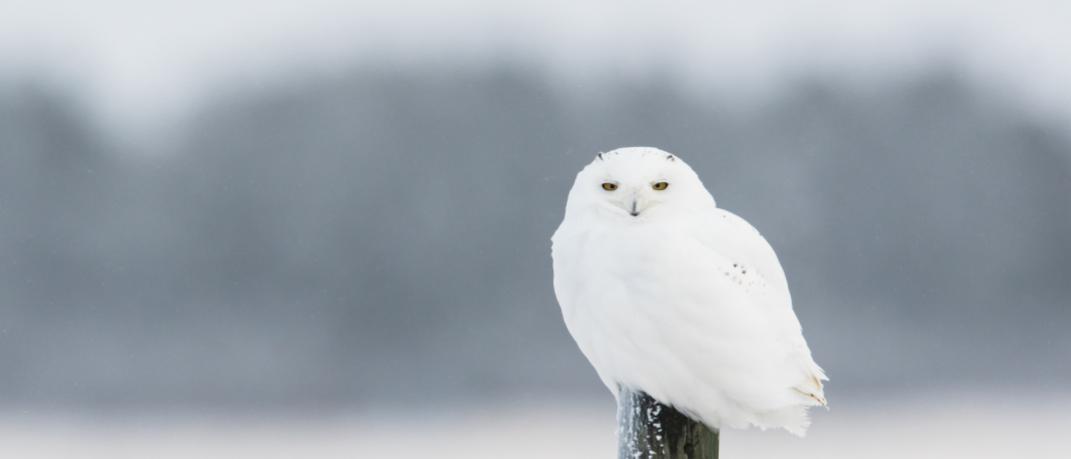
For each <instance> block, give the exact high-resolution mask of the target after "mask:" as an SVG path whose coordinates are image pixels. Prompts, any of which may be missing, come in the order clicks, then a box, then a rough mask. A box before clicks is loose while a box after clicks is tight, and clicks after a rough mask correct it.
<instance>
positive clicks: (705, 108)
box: [0, 67, 1071, 407]
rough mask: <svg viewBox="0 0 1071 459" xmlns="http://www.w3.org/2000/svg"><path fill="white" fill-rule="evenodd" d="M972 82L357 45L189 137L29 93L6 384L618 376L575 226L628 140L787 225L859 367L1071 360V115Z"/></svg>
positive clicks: (2, 193) (280, 396)
mask: <svg viewBox="0 0 1071 459" xmlns="http://www.w3.org/2000/svg"><path fill="white" fill-rule="evenodd" d="M971 88H972V87H971V85H969V84H968V83H967V82H966V81H965V79H964V78H962V77H961V76H959V74H958V73H956V72H955V71H951V70H948V69H938V70H935V71H934V72H931V73H930V74H928V75H926V76H924V77H921V78H917V79H910V80H890V81H886V82H878V83H874V84H872V85H870V86H867V87H866V88H865V89H859V88H854V87H853V88H848V87H845V86H843V85H838V84H835V83H833V82H830V81H825V80H822V79H803V80H800V81H797V82H795V83H793V84H791V85H789V86H788V88H787V89H786V90H785V91H783V92H782V93H781V95H780V96H778V97H776V98H773V99H771V100H769V101H766V102H762V103H758V102H756V103H755V104H753V105H752V106H751V107H750V108H749V109H747V110H738V109H730V108H727V107H728V106H729V104H722V103H719V101H718V100H717V97H712V96H698V95H696V94H693V93H689V92H687V91H685V90H681V89H678V88H676V87H675V86H674V84H673V83H672V82H671V81H668V80H657V79H654V80H649V81H624V80H622V81H612V82H607V85H606V86H605V87H603V88H601V89H599V90H597V91H596V90H588V89H587V88H584V87H580V86H576V87H568V85H564V86H563V85H562V84H561V82H554V81H551V79H549V78H547V77H544V76H541V75H538V74H532V73H530V72H526V71H524V69H521V68H512V67H490V68H471V69H457V68H444V69H434V68H433V69H424V71H416V70H407V71H401V70H399V71H390V70H389V69H387V70H384V69H378V70H377V69H358V70H356V71H353V72H351V73H350V74H348V75H346V76H344V77H339V78H310V79H308V80H305V81H299V82H295V83H294V84H290V85H279V86H277V87H273V88H268V89H260V90H252V91H234V92H231V93H228V94H226V95H224V97H221V98H219V99H217V100H216V101H215V102H214V103H213V104H212V105H210V106H207V107H203V109H202V110H201V111H199V112H198V114H197V115H196V116H195V117H193V118H192V122H191V123H189V124H188V125H187V126H186V128H185V129H184V130H183V131H182V133H181V135H178V136H176V137H177V138H179V139H180V140H179V141H177V142H175V143H174V144H171V145H168V148H169V150H170V153H169V154H162V153H159V152H155V153H154V152H131V151H122V149H121V148H118V147H116V146H115V145H112V144H111V142H109V141H108V140H107V139H108V138H107V137H106V136H105V135H103V134H102V133H101V132H100V130H99V129H97V128H95V127H94V126H95V125H94V124H93V123H92V120H91V119H89V117H88V116H87V115H86V111H84V110H82V109H81V107H80V106H79V105H78V104H77V103H74V102H72V99H71V98H68V97H65V96H64V93H63V91H55V90H50V88H43V87H35V86H33V85H30V86H20V87H18V88H8V89H6V90H4V91H0V162H2V164H0V368H2V369H3V370H2V371H0V402H3V403H5V404H8V405H22V404H25V405H30V406H68V405H71V404H76V405H89V406H103V407H115V406H143V405H157V404H158V405H167V406H173V405H176V404H192V405H193V406H197V405H200V404H204V405H212V406H220V405H221V404H222V405H229V404H233V405H237V406H252V407H271V406H275V405H285V406H295V405H311V406H320V405H328V404H330V405H334V406H353V405H356V406H361V405H366V404H375V403H390V402H408V403H422V402H425V401H430V400H439V399H442V398H444V397H445V398H446V399H459V398H460V399H466V398H482V397H492V398H493V397H505V396H511V397H514V396H516V395H517V394H521V395H530V396H541V395H559V394H563V393H565V394H580V395H591V394H601V391H602V389H601V387H600V385H599V383H598V382H597V379H596V378H595V377H594V373H593V372H592V371H591V370H590V369H589V368H588V367H587V364H586V363H585V362H584V361H583V360H582V358H581V357H580V355H579V352H577V351H576V349H575V348H574V345H573V344H572V341H571V340H570V339H569V338H568V336H567V334H566V332H565V330H564V327H563V326H562V324H561V321H560V317H559V313H558V309H557V305H556V303H555V301H554V298H553V292H552V289H551V283H550V259H549V241H548V239H549V236H550V234H551V233H552V232H553V230H554V228H555V227H556V226H557V224H558V222H559V221H560V218H561V214H562V209H563V205H564V200H565V194H566V192H567V190H568V188H569V187H570V186H571V184H572V179H573V175H574V174H575V173H576V171H577V170H579V168H580V167H581V166H582V165H583V164H585V163H586V162H588V161H589V160H590V158H591V157H592V156H593V155H594V153H595V152H597V151H599V150H603V151H605V150H609V149H612V148H615V147H618V146H627V145H652V146H658V147H661V148H664V149H666V150H669V151H673V152H675V153H678V154H680V155H681V156H682V157H684V158H685V159H686V160H687V161H689V162H690V163H691V164H692V165H693V167H695V168H696V169H697V170H698V172H699V173H700V175H701V176H702V177H703V178H704V180H705V182H706V183H707V185H708V188H710V189H711V191H712V192H713V193H714V195H715V197H716V198H717V199H718V201H719V203H720V204H721V205H722V206H723V207H726V208H728V209H731V210H733V211H734V212H736V213H738V214H740V215H742V216H744V217H746V218H748V219H749V220H751V221H752V222H753V223H754V224H755V225H756V226H757V227H758V228H760V229H761V230H762V231H763V233H764V234H765V235H766V236H767V238H768V239H770V241H771V242H772V243H773V245H774V247H775V248H777V249H778V250H779V253H780V255H781V258H782V262H783V263H784V264H785V266H786V271H787V273H788V275H789V281H790V283H791V284H792V285H793V288H794V291H793V293H794V298H795V303H796V309H797V311H798V314H799V316H800V317H801V320H802V322H803V323H804V327H805V330H806V331H807V334H808V338H809V340H810V341H811V343H812V346H813V348H814V352H815V354H816V356H817V358H818V360H819V362H820V363H822V364H823V365H824V366H826V368H827V370H828V371H829V373H830V374H831V376H832V377H833V380H834V382H833V385H834V387H836V389H834V390H836V391H845V392H851V391H854V390H859V391H863V390H873V389H875V388H879V387H880V388H883V389H893V390H904V391H908V390H916V389H917V388H918V387H920V386H931V385H933V384H934V383H935V382H940V383H944V384H947V385H948V386H949V387H961V386H962V385H965V384H971V385H1004V384H1042V385H1044V384H1052V385H1056V384H1059V383H1066V382H1067V381H1068V380H1069V378H1071V368H1069V367H1068V361H1067V359H1066V355H1067V353H1068V352H1069V351H1071V338H1069V337H1068V335H1067V334H1066V333H1065V332H1064V330H1063V328H1064V327H1066V325H1068V324H1071V311H1069V310H1068V307H1067V306H1068V304H1067V298H1068V297H1069V295H1071V285H1069V282H1068V280H1069V278H1068V273H1069V272H1071V205H1069V202H1068V196H1071V140H1069V138H1068V137H1067V136H1066V135H1065V133H1066V129H1064V128H1063V127H1062V126H1065V125H1066V123H1058V122H1055V121H1050V120H1044V119H1040V118H1037V117H1034V116H1031V115H1030V114H1029V113H1028V112H1026V111H1024V110H1020V109H1019V108H1018V107H1014V106H1011V105H1010V104H1008V103H1006V102H1004V99H1001V98H999V97H995V96H992V95H989V94H986V93H984V92H981V91H979V90H975V89H971ZM577 94H582V97H578V96H577Z"/></svg>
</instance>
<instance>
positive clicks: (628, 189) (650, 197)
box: [600, 178, 669, 217]
mask: <svg viewBox="0 0 1071 459" xmlns="http://www.w3.org/2000/svg"><path fill="white" fill-rule="evenodd" d="M646 182H648V180H643V179H642V178H641V179H635V178H633V179H631V180H626V181H621V182H619V181H616V180H611V179H605V180H604V181H603V182H602V184H601V186H600V188H602V193H603V194H604V198H605V200H606V201H607V202H609V203H610V204H611V205H612V206H614V207H616V208H619V209H621V210H623V211H625V213H627V214H628V215H629V216H631V217H639V216H640V214H642V213H643V212H644V211H646V210H648V209H650V208H651V207H653V206H655V205H657V204H658V203H660V202H662V198H663V196H660V194H661V193H662V192H665V191H666V190H667V189H668V188H669V182H668V181H666V180H661V179H658V180H654V181H650V183H646Z"/></svg>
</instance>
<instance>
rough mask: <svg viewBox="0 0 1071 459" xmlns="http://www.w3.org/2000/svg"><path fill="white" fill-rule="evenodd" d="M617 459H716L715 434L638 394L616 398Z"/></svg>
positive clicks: (636, 392) (653, 400)
mask: <svg viewBox="0 0 1071 459" xmlns="http://www.w3.org/2000/svg"><path fill="white" fill-rule="evenodd" d="M617 400H618V401H617V449H618V453H617V457H618V458H619V459H684V458H687V459H717V458H718V431H717V430H712V429H709V428H707V426H705V425H703V423H701V422H698V421H693V420H692V419H690V418H689V417H687V416H685V415H684V414H681V412H679V411H677V410H675V409H673V408H671V407H668V406H666V405H663V404H661V403H658V401H657V400H655V399H654V398H651V396H650V395H647V394H646V393H644V392H641V391H630V390H625V389H622V390H621V392H620V394H618V398H617Z"/></svg>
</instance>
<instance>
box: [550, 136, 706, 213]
mask: <svg viewBox="0 0 1071 459" xmlns="http://www.w3.org/2000/svg"><path fill="white" fill-rule="evenodd" d="M574 198H576V199H578V200H582V201H583V202H584V203H585V205H584V206H583V207H586V208H588V210H589V211H594V212H596V213H598V214H600V215H607V216H610V217H611V218H624V219H630V220H634V221H642V220H646V219H650V218H657V216H658V215H659V214H665V213H667V212H673V211H687V210H688V209H690V208H691V209H693V210H694V208H695V206H702V205H713V198H711V197H710V193H708V192H707V191H706V189H705V188H703V184H702V183H701V182H700V181H699V178H698V177H697V176H696V174H695V172H693V171H692V168H691V167H688V165H687V164H685V162H684V161H683V160H681V159H680V158H678V157H676V156H674V155H672V154H670V153H667V152H665V151H662V150H659V149H657V148H646V147H636V148H622V149H618V150H614V151H611V152H608V153H600V154H599V155H597V156H596V157H595V159H594V160H593V161H592V162H591V164H589V165H588V166H587V167H585V168H584V170H583V171H581V172H580V174H579V175H578V176H577V181H576V183H575V184H574V185H573V190H572V192H570V197H569V200H570V204H572V202H573V200H574Z"/></svg>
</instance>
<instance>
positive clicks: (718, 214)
mask: <svg viewBox="0 0 1071 459" xmlns="http://www.w3.org/2000/svg"><path fill="white" fill-rule="evenodd" d="M552 242H553V249H552V256H553V258H554V292H555V294H556V295H557V297H558V302H559V303H560V304H561V308H562V315H563V316H564V318H565V324H566V326H567V327H568V328H569V332H570V333H571V334H572V335H573V338H574V339H575V340H576V343H577V344H578V345H579V347H580V350H581V351H582V352H583V353H584V355H585V356H586V357H587V358H588V360H589V361H590V362H591V364H592V366H594V367H595V370H596V371H597V372H598V374H599V377H600V378H601V379H602V381H603V383H604V384H606V387H608V388H609V389H610V391H611V392H613V393H614V396H615V397H616V396H617V392H618V387H619V385H620V386H623V387H627V388H630V389H634V390H642V391H644V392H646V393H647V394H648V395H650V396H651V397H654V398H655V399H656V400H658V401H660V402H662V403H664V404H667V405H671V406H673V407H675V408H676V409H678V410H679V411H681V412H683V413H685V414H687V415H688V416H690V417H692V418H694V419H696V420H698V421H701V422H703V423H705V424H707V425H708V426H710V427H712V428H715V429H720V428H722V427H733V428H745V427H748V426H749V425H755V426H758V427H761V428H771V427H783V428H785V429H787V430H788V431H789V432H792V433H794V434H797V435H800V436H802V435H804V433H805V432H806V429H807V426H808V425H809V420H808V418H807V409H808V407H811V406H825V404H826V399H825V395H824V394H823V391H822V381H824V380H828V378H826V376H825V374H824V373H823V371H822V369H821V368H820V367H819V366H818V364H816V363H815V362H814V359H812V358H811V351H810V349H809V348H808V347H807V342H806V341H804V339H803V333H802V331H801V329H800V323H799V320H798V319H796V314H795V313H794V312H793V311H792V299H791V297H790V296H789V292H788V283H787V282H786V280H785V274H784V271H782V269H781V264H780V263H779V262H778V260H777V256H776V255H775V254H774V251H773V249H772V248H771V247H770V245H769V243H767V242H766V239H764V238H763V237H762V235H760V234H759V232H758V231H756V230H755V228H753V227H752V226H751V225H750V224H748V222H746V221H744V219H742V218H740V217H738V216H736V215H734V214H732V213H731V212H729V211H726V210H723V209H719V208H718V207H717V206H716V205H715V203H714V198H713V197H711V195H710V193H709V192H708V191H707V190H706V188H705V187H703V184H702V183H701V182H700V181H699V177H698V176H697V175H696V173H695V172H694V171H693V170H692V168H691V167H689V166H688V165H687V164H685V163H684V161H682V160H681V159H680V158H678V157H676V156H674V155H671V154H669V153H666V152H664V151H662V150H659V149H657V148H646V147H635V148H622V149H618V150H614V151H611V152H609V153H602V154H599V155H598V156H597V157H596V158H595V160H594V161H592V163H591V164H588V165H587V166H586V167H585V168H584V169H583V170H581V171H580V173H579V174H577V176H576V181H575V182H574V184H573V188H572V190H571V191H569V201H568V203H567V204H566V207H565V219H564V220H563V221H562V224H561V226H559V227H558V230H557V231H556V232H555V233H554V237H553V238H552Z"/></svg>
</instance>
